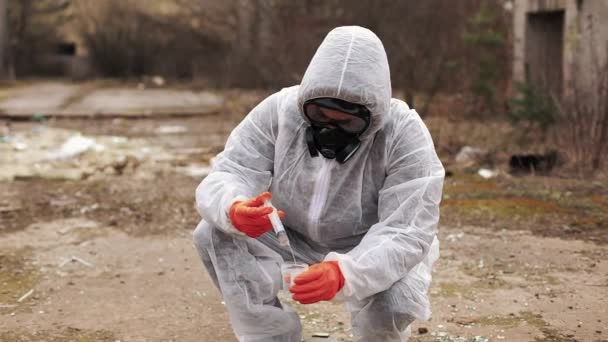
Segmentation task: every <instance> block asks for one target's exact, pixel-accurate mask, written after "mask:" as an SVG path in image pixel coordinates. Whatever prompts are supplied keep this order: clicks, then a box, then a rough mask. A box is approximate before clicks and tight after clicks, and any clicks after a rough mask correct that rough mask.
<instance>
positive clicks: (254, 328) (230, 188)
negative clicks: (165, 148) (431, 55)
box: [194, 26, 444, 341]
mask: <svg viewBox="0 0 608 342" xmlns="http://www.w3.org/2000/svg"><path fill="white" fill-rule="evenodd" d="M320 97H332V98H338V99H341V100H344V101H349V102H353V103H358V104H363V105H365V106H366V107H367V108H368V109H369V110H370V112H371V124H370V126H369V127H368V128H367V130H366V131H365V132H364V133H363V134H362V136H361V137H360V140H361V147H360V149H359V150H358V151H357V152H356V153H355V154H354V156H353V157H352V158H351V159H350V160H348V161H346V162H345V163H343V164H341V163H338V162H336V161H335V160H332V159H326V158H324V157H323V156H319V157H315V158H313V157H311V155H310V153H309V150H308V148H307V145H306V138H305V131H306V128H307V127H308V126H309V125H310V123H309V122H308V121H307V119H306V117H305V115H304V114H303V108H302V106H303V103H304V102H305V101H306V100H309V99H313V98H320ZM443 178H444V169H443V167H442V165H441V162H440V161H439V159H438V158H437V154H436V152H435V149H434V146H433V142H432V139H431V136H430V134H429V132H428V130H427V128H426V126H425V125H424V123H423V122H422V120H421V119H420V117H419V116H418V114H417V113H416V111H414V110H413V109H410V108H409V107H408V106H407V105H406V104H405V103H404V102H402V101H400V100H396V99H392V98H391V83H390V73H389V66H388V61H387V57H386V53H385V51H384V47H383V46H382V43H381V41H380V40H379V39H378V37H377V36H376V35H375V34H374V33H372V32H371V31H369V30H367V29H364V28H361V27H355V26H350V27H339V28H336V29H334V30H332V31H331V32H330V33H329V34H328V35H327V37H326V38H325V40H324V41H323V43H322V44H321V45H320V47H319V48H318V50H317V52H316V54H315V55H314V57H313V59H312V61H311V62H310V65H309V66H308V68H307V70H306V73H305V75H304V78H303V79H302V82H301V84H300V85H299V86H294V87H290V88H285V89H283V90H281V91H279V92H277V93H275V94H273V95H271V96H269V97H268V98H266V99H265V100H264V101H262V102H261V103H260V104H259V105H258V106H257V107H255V108H254V109H253V110H252V111H251V112H250V113H249V114H248V115H247V117H246V118H245V119H244V120H243V121H242V122H241V123H240V124H239V125H238V127H236V128H235V129H234V131H233V132H232V133H231V134H230V137H229V138H228V141H227V143H226V146H225V149H224V151H223V152H222V153H220V154H219V155H218V157H217V159H216V162H215V164H214V166H213V170H212V172H211V173H210V174H209V175H208V176H207V177H206V178H205V179H204V180H203V181H202V182H201V184H200V185H199V187H198V188H197V190H196V202H197V209H198V211H199V212H200V214H201V216H202V217H203V220H202V221H201V223H200V224H199V226H198V227H197V228H196V230H195V231H194V242H195V246H196V248H197V250H198V252H199V254H200V255H201V258H202V260H203V263H204V264H205V266H206V268H207V270H208V272H209V274H210V275H211V277H212V279H213V280H214V282H215V284H216V285H217V286H218V288H219V289H220V291H221V293H222V295H223V298H224V300H225V303H226V307H227V310H228V313H229V315H230V320H231V323H232V326H233V328H234V331H235V334H236V335H237V337H238V338H239V340H240V341H300V338H301V337H300V335H301V325H300V322H299V319H298V316H297V315H296V314H295V313H294V312H293V311H291V310H289V308H287V307H285V306H284V305H282V304H281V303H279V301H278V300H277V298H276V295H277V292H278V291H279V289H280V287H281V277H280V264H281V263H282V262H283V260H289V259H291V255H290V254H289V253H288V252H286V251H284V250H283V249H281V248H280V246H279V243H278V241H277V239H276V237H275V236H274V234H273V232H269V233H266V234H264V235H263V236H261V237H260V238H258V239H253V238H249V237H246V236H245V235H244V234H242V233H240V232H239V231H238V230H236V228H235V227H234V226H232V224H231V222H230V219H229V216H228V210H229V208H230V206H231V205H232V203H233V202H234V201H236V200H243V199H246V198H251V197H255V196H257V195H258V194H260V193H261V192H264V191H270V192H271V193H272V195H273V197H272V202H273V204H274V206H275V207H277V208H278V209H280V210H283V211H284V212H285V218H284V220H283V223H284V225H285V227H286V229H287V232H288V235H289V238H290V241H291V244H292V247H293V248H294V252H295V253H296V258H297V259H299V261H303V262H306V263H308V264H314V263H318V262H321V261H324V260H325V261H327V260H337V261H338V264H339V266H340V269H341V271H342V274H343V276H344V279H345V283H344V287H343V288H342V290H341V291H340V292H339V293H338V296H337V298H339V299H342V300H344V301H345V302H346V305H347V308H348V309H349V311H350V312H351V314H352V325H353V335H354V339H355V341H405V340H407V336H408V333H407V330H408V329H406V328H408V326H409V324H410V323H411V322H412V321H413V320H414V319H428V318H429V316H430V305H429V300H428V295H427V292H428V288H429V286H430V282H431V269H432V265H433V263H434V262H435V260H436V259H437V258H438V256H439V243H438V241H437V238H436V232H437V223H438V221H439V202H440V199H441V192H442V186H443Z"/></svg>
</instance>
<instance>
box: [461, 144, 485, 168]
mask: <svg viewBox="0 0 608 342" xmlns="http://www.w3.org/2000/svg"><path fill="white" fill-rule="evenodd" d="M486 153H487V152H486V151H485V150H483V149H481V148H478V147H471V146H464V147H463V148H461V149H460V151H459V152H458V153H457V154H456V157H455V158H454V160H455V161H456V163H459V164H474V163H476V162H477V161H479V159H480V158H481V157H483V156H484V155H485V154H486Z"/></svg>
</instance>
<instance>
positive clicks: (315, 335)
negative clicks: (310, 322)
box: [312, 332, 329, 338]
mask: <svg viewBox="0 0 608 342" xmlns="http://www.w3.org/2000/svg"><path fill="white" fill-rule="evenodd" d="M312 337H322V338H329V333H326V332H316V333H313V334H312Z"/></svg>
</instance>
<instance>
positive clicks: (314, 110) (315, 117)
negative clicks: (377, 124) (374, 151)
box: [304, 103, 367, 134]
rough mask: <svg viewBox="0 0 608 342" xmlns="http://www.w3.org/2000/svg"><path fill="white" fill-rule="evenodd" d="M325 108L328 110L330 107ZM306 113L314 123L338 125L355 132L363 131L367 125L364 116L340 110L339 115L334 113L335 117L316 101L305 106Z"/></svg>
mask: <svg viewBox="0 0 608 342" xmlns="http://www.w3.org/2000/svg"><path fill="white" fill-rule="evenodd" d="M325 110H326V111H328V110H329V109H325ZM304 114H306V117H308V120H310V121H311V122H313V123H320V124H325V125H326V124H330V125H332V126H338V127H340V128H341V129H343V130H344V131H346V132H348V133H353V134H357V133H361V132H363V130H364V129H365V128H366V125H367V123H366V122H365V120H363V119H362V118H360V117H357V116H354V115H351V114H348V113H344V112H340V114H339V115H335V114H334V115H333V116H334V117H330V116H328V114H326V113H324V108H323V107H321V106H319V105H317V104H314V103H309V104H306V105H305V106H304Z"/></svg>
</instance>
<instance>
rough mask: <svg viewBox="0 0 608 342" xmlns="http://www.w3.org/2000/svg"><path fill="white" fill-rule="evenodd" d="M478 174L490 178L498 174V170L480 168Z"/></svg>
mask: <svg viewBox="0 0 608 342" xmlns="http://www.w3.org/2000/svg"><path fill="white" fill-rule="evenodd" d="M477 174H478V175H479V176H480V177H481V178H483V179H490V178H494V177H496V176H498V171H496V170H490V169H479V171H477Z"/></svg>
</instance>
